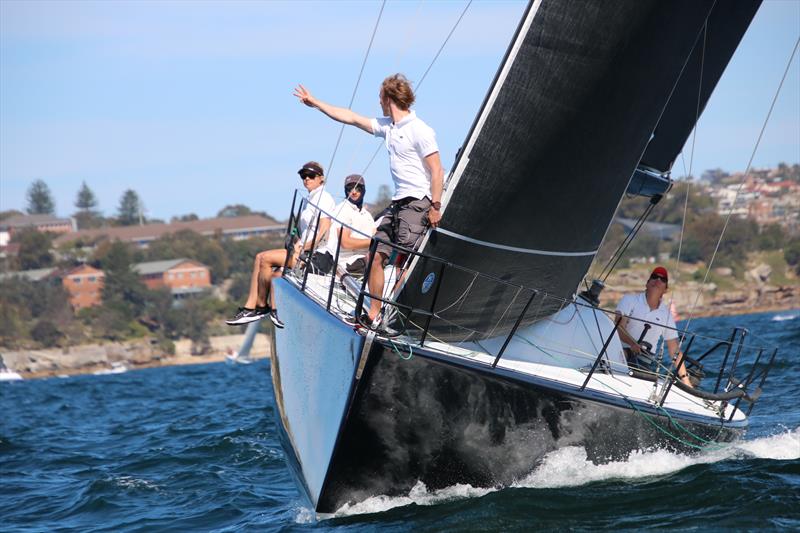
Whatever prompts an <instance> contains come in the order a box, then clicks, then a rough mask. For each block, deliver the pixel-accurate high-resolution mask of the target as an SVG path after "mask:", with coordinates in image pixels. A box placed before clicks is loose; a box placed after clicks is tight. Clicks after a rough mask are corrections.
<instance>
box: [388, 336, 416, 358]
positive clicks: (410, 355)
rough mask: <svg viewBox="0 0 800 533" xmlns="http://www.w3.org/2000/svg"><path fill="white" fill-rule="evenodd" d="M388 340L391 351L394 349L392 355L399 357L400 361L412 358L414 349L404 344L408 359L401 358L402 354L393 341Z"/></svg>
mask: <svg viewBox="0 0 800 533" xmlns="http://www.w3.org/2000/svg"><path fill="white" fill-rule="evenodd" d="M388 340H389V344H391V345H392V349H394V353H396V354H397V356H398V357H400V359H402V360H403V361H408V360H410V359H411V358H412V357H414V349H413V348H412V347H411V345H410V344H406V346H408V357H403V354H402V352H401V351H400V350H399V349H398V348H397V345H396V344H395V343H394V341H393V340H392V339H388Z"/></svg>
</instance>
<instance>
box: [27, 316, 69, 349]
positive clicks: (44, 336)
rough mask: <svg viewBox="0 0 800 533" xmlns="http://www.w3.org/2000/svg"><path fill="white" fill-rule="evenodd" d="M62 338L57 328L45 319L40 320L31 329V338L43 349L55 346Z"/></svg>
mask: <svg viewBox="0 0 800 533" xmlns="http://www.w3.org/2000/svg"><path fill="white" fill-rule="evenodd" d="M63 336H64V334H63V333H61V331H60V330H59V329H58V327H57V326H56V325H55V324H54V323H53V322H52V321H50V320H48V319H46V318H42V319H40V320H39V321H38V322H36V325H35V326H33V329H31V338H32V339H33V340H35V341H36V342H38V343H39V344H41V345H42V346H44V347H45V348H50V347H52V346H56V345H57V344H58V341H59V340H61V338H62V337H63Z"/></svg>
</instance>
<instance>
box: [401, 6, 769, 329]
mask: <svg viewBox="0 0 800 533" xmlns="http://www.w3.org/2000/svg"><path fill="white" fill-rule="evenodd" d="M759 4H760V0H744V1H741V2H724V1H720V2H717V3H715V2H714V0H673V1H669V2H664V1H661V0H613V1H595V0H592V1H576V0H572V1H568V2H565V1H560V0H536V1H534V2H532V3H531V4H530V5H529V6H528V8H527V10H526V12H525V15H524V17H523V19H522V21H521V23H520V26H519V28H518V30H517V33H516V35H515V37H514V39H513V41H512V43H511V46H510V48H509V50H508V52H507V54H506V57H505V60H504V62H503V64H502V65H501V67H500V70H499V71H498V74H497V76H496V78H495V82H494V84H493V87H492V88H491V90H490V91H489V93H488V95H487V97H486V100H485V102H484V104H483V107H482V109H481V111H480V113H479V114H478V116H477V118H476V120H475V122H474V124H473V126H472V129H471V131H470V133H469V135H468V137H467V140H466V141H465V143H464V145H463V146H462V149H461V151H460V156H459V158H458V160H457V162H456V165H455V169H454V171H453V174H452V176H451V178H450V181H449V183H448V186H447V190H446V192H445V197H444V204H445V211H444V215H443V219H442V222H441V226H440V229H439V230H438V231H435V232H431V234H430V236H429V238H428V240H427V241H425V243H424V244H423V247H422V251H423V252H424V253H425V254H428V255H430V256H434V257H437V258H442V259H444V260H445V261H447V262H451V263H453V264H458V265H462V266H464V267H466V268H469V269H472V270H475V271H478V272H486V273H489V274H491V275H493V276H496V277H497V278H499V279H500V280H503V281H505V282H508V283H511V284H515V285H521V286H525V287H531V288H535V289H538V290H540V291H541V292H540V293H539V295H538V296H537V297H536V299H535V300H534V301H533V303H532V305H531V306H530V308H529V310H528V312H527V313H526V315H525V319H524V322H523V323H531V322H533V321H535V320H537V319H539V318H541V317H544V316H548V315H551V314H552V313H554V312H555V311H557V310H558V308H559V307H560V306H561V305H562V304H561V299H564V298H570V297H571V296H572V295H573V294H574V292H575V290H576V288H577V286H578V284H579V283H580V281H581V280H582V278H583V276H584V275H585V274H586V272H587V270H588V268H589V266H590V265H591V263H592V260H593V259H594V256H595V254H596V252H597V250H598V248H599V247H600V244H601V242H602V240H603V237H604V235H605V233H606V231H607V229H608V227H609V224H610V223H611V220H612V217H613V215H614V212H615V210H616V208H617V205H618V204H619V202H620V200H621V198H622V196H623V195H624V193H625V190H626V187H627V185H628V183H629V181H630V179H631V175H632V174H633V172H634V170H635V169H636V168H637V166H638V165H639V164H640V163H642V164H645V163H646V164H648V166H650V167H651V168H653V169H657V170H658V171H660V172H664V171H668V170H669V168H670V167H671V165H672V162H673V161H674V159H675V156H676V154H677V153H679V151H680V149H681V147H682V145H683V143H684V142H685V140H686V138H687V136H688V134H689V131H690V130H691V128H692V127H693V126H694V123H695V120H696V117H697V110H698V92H697V91H698V84H699V72H700V66H699V64H698V63H699V62H700V60H703V61H704V64H703V72H704V74H703V80H702V92H701V93H700V98H699V102H700V103H699V105H700V107H699V109H701V110H702V107H703V106H704V105H705V102H706V101H707V99H708V97H709V96H710V94H711V91H712V90H713V88H714V86H715V85H716V82H717V80H718V79H719V77H720V75H721V73H722V71H723V70H724V68H725V66H726V65H727V63H728V61H729V60H730V57H731V55H732V54H733V51H734V50H735V48H736V46H737V44H738V42H739V40H740V39H741V36H742V35H743V33H744V31H745V30H746V28H747V26H748V25H749V23H750V20H751V19H752V17H753V15H754V13H755V10H756V9H757V8H758V5H759ZM707 22H708V26H706V23H707ZM706 27H707V28H708V31H707V32H704V28H706ZM643 155H644V158H643ZM442 275H443V279H442V283H441V286H440V287H439V289H438V291H428V288H429V287H430V286H431V283H430V281H431V277H432V276H434V277H435V276H442ZM426 278H427V280H428V282H427V283H426V282H425V280H426ZM434 292H435V294H436V303H435V305H434V306H433V307H434V311H435V318H434V319H433V320H432V322H431V325H430V332H431V335H433V336H434V337H435V338H438V339H442V340H447V341H460V340H466V339H468V338H469V339H471V340H479V339H481V338H487V337H491V336H494V335H498V334H501V333H504V332H507V331H508V330H509V329H510V328H511V326H512V324H513V323H514V321H515V319H516V318H517V316H518V315H519V314H520V312H521V311H522V310H523V308H524V307H525V305H526V303H528V299H529V294H528V293H526V292H525V291H521V290H519V289H518V288H516V287H515V286H511V285H505V284H503V283H500V282H490V281H487V280H485V279H482V278H476V277H475V276H474V275H472V274H470V273H468V272H466V271H464V270H459V269H457V268H449V269H447V270H446V271H445V272H444V273H442V271H441V270H440V267H439V265H436V264H435V263H434V262H430V261H419V262H418V263H417V264H416V266H415V268H414V270H413V271H412V273H411V275H410V276H409V279H408V281H407V283H406V285H405V287H404V288H403V291H402V293H401V301H402V302H403V303H405V304H409V305H412V306H414V307H417V308H423V309H430V308H431V306H432V304H433V298H434ZM544 294H547V295H552V296H553V297H554V298H550V297H548V296H544ZM407 318H410V320H412V321H416V320H415V317H413V316H412V317H407Z"/></svg>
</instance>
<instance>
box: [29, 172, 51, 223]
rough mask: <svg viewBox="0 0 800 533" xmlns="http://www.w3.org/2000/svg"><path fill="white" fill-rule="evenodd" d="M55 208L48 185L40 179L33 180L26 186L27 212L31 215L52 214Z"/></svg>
mask: <svg viewBox="0 0 800 533" xmlns="http://www.w3.org/2000/svg"><path fill="white" fill-rule="evenodd" d="M55 210H56V205H55V202H54V201H53V195H52V194H51V193H50V187H48V186H47V184H46V183H45V182H44V181H42V180H36V181H34V182H33V183H32V184H31V186H30V188H28V213H29V214H31V215H52V214H53V213H54V212H55Z"/></svg>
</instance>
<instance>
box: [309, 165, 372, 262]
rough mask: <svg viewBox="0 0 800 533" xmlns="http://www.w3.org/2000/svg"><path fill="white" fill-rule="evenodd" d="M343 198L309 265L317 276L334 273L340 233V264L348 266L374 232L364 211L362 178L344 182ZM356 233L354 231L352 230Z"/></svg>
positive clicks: (358, 255)
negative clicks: (325, 235)
mask: <svg viewBox="0 0 800 533" xmlns="http://www.w3.org/2000/svg"><path fill="white" fill-rule="evenodd" d="M344 194H345V199H344V201H342V203H340V204H339V205H337V206H336V210H335V211H334V218H335V219H334V220H333V222H332V224H331V229H330V232H329V233H328V240H327V241H326V242H325V245H324V246H322V247H321V248H320V249H319V250H318V251H317V252H315V253H314V255H313V256H312V259H311V265H312V267H313V268H314V270H315V271H316V273H318V274H327V273H329V272H330V271H331V270H335V265H334V264H333V262H334V258H335V257H336V248H337V246H338V245H339V232H340V231H341V232H342V241H341V247H340V249H339V261H340V262H342V263H343V264H344V265H345V266H349V265H350V264H351V263H353V262H354V261H356V260H357V259H358V258H359V257H363V252H364V251H365V250H367V248H369V243H370V237H372V235H373V234H374V233H375V220H373V218H372V215H371V214H370V213H369V211H367V210H366V208H364V195H365V194H366V184H365V182H364V178H363V176H361V175H359V174H351V175H349V176H347V177H346V178H345V179H344ZM353 230H355V231H353Z"/></svg>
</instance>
